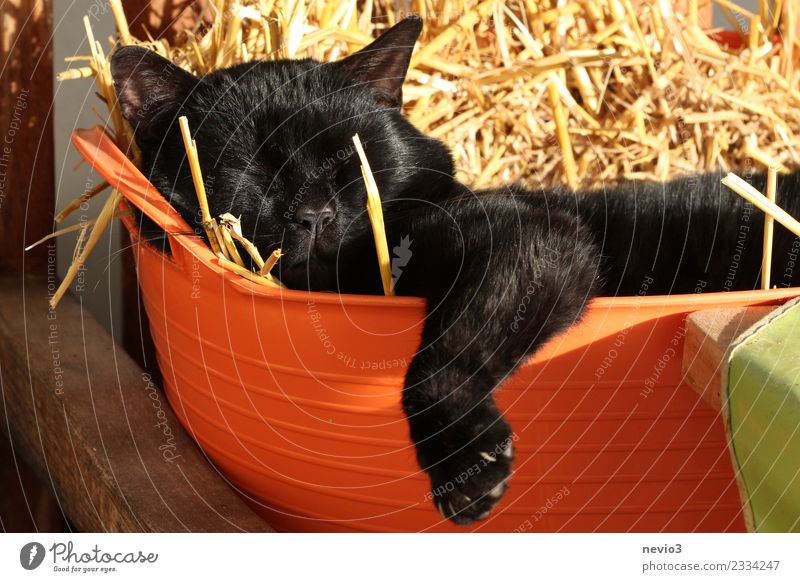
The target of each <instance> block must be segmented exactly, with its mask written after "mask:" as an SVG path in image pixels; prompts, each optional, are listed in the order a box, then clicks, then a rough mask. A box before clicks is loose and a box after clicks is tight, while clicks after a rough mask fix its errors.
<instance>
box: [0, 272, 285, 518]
mask: <svg viewBox="0 0 800 582" xmlns="http://www.w3.org/2000/svg"><path fill="white" fill-rule="evenodd" d="M20 283H22V284H20ZM23 287H24V290H23ZM51 292H52V290H51ZM47 297H48V285H47V282H46V281H45V280H42V279H33V278H26V279H22V280H20V278H15V279H13V280H9V279H0V387H1V388H2V397H3V398H2V400H3V410H2V419H0V423H3V425H5V426H2V429H3V433H4V434H7V435H9V437H10V440H11V443H12V445H13V447H14V450H15V451H16V453H17V454H18V455H19V456H20V457H21V458H24V459H25V460H26V461H27V462H28V463H29V464H30V465H31V466H32V467H33V469H34V470H35V471H36V472H37V474H38V475H39V477H40V478H42V479H43V480H44V481H45V482H46V483H48V484H49V485H50V486H51V487H52V490H53V491H54V492H55V494H56V497H57V498H58V500H59V502H60V504H61V507H62V508H63V509H64V511H65V513H66V514H67V516H68V517H69V519H70V520H71V521H72V522H73V523H74V524H75V525H76V526H77V527H78V528H79V529H80V530H82V531H270V528H269V527H268V526H267V524H265V523H264V522H263V521H262V520H261V519H260V518H259V517H257V516H256V515H255V514H254V513H253V512H252V511H251V510H250V509H249V508H248V507H247V506H246V505H245V504H244V502H242V501H241V500H240V498H239V497H238V496H236V495H235V493H234V491H233V490H232V489H231V488H230V486H229V485H228V484H227V483H226V482H225V480H224V479H223V478H222V477H221V476H220V475H219V474H218V473H217V471H216V470H215V468H214V467H213V466H212V465H210V464H209V463H208V462H207V460H206V459H205V457H204V456H203V454H202V452H201V451H200V450H199V449H198V448H197V447H196V446H195V444H194V443H193V442H192V441H191V439H190V438H189V437H188V435H187V434H186V433H185V432H184V430H183V429H182V428H181V426H180V424H179V423H178V420H177V418H176V417H175V415H174V414H173V413H172V411H171V409H170V408H169V405H168V403H167V401H166V398H165V397H164V394H163V393H162V392H161V390H160V388H158V387H157V386H155V385H153V384H152V382H151V381H150V379H149V377H148V376H147V375H146V374H145V373H144V372H143V371H142V370H141V368H139V366H138V365H136V364H135V362H134V361H133V360H132V359H131V358H130V357H129V356H128V355H126V354H125V353H124V351H122V350H121V349H120V348H119V346H117V345H115V344H114V342H113V340H112V339H111V338H110V336H109V335H108V333H107V332H106V331H105V330H104V329H103V328H102V327H101V326H100V325H99V324H98V323H97V322H96V321H94V320H93V319H92V318H91V316H90V315H88V314H87V313H85V312H84V311H83V310H82V309H81V307H80V305H79V304H78V303H77V301H75V300H73V299H72V298H71V297H66V298H65V299H64V301H62V303H61V304H60V305H59V307H58V309H57V311H55V312H50V311H48V308H47Z"/></svg>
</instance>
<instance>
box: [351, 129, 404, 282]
mask: <svg viewBox="0 0 800 582" xmlns="http://www.w3.org/2000/svg"><path fill="white" fill-rule="evenodd" d="M353 143H354V144H355V146H356V151H357V152H358V157H359V158H360V159H361V175H362V176H363V177H364V185H365V186H366V189H367V214H368V215H369V220H370V222H371V223H372V236H373V237H374V238H375V250H376V251H377V253H378V266H379V267H380V269H381V282H382V283H383V294H384V295H394V284H393V281H392V263H391V258H390V256H389V245H388V244H387V242H386V226H385V225H384V223H383V208H382V207H381V196H380V193H379V192H378V185H377V184H376V183H375V177H374V176H373V175H372V170H371V169H370V167H369V161H368V160H367V154H366V153H365V152H364V147H363V146H362V145H361V140H360V139H359V138H358V134H356V135H354V136H353Z"/></svg>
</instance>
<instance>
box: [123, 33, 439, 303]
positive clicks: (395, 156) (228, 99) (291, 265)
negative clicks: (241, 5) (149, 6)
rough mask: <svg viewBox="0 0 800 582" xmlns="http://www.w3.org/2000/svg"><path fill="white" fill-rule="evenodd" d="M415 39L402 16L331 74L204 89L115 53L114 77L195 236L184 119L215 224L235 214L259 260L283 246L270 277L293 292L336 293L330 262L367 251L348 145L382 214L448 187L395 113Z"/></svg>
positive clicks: (431, 149) (425, 146)
mask: <svg viewBox="0 0 800 582" xmlns="http://www.w3.org/2000/svg"><path fill="white" fill-rule="evenodd" d="M421 27H422V23H421V20H420V19H419V18H407V19H405V20H403V21H401V22H399V23H398V24H397V25H395V26H394V27H392V28H391V29H389V30H388V31H386V32H385V33H384V34H383V35H382V36H380V37H379V38H378V39H376V40H375V41H374V42H373V43H372V44H370V45H369V46H367V47H365V48H364V49H362V50H360V51H358V52H356V53H354V54H352V55H350V56H349V57H347V58H345V59H343V60H340V61H338V62H333V63H320V62H318V61H315V60H312V59H302V60H293V61H290V60H278V61H257V62H251V63H244V64H240V65H236V66H233V67H230V68H227V69H221V70H218V71H215V72H214V73H211V74H209V75H206V76H204V77H202V78H198V77H195V76H193V75H191V74H190V73H188V72H186V71H184V70H183V69H181V68H179V67H177V66H176V65H174V64H172V63H171V62H169V61H167V60H166V59H164V58H162V57H160V56H159V55H157V54H156V53H154V52H152V51H149V50H147V49H144V48H141V47H134V46H129V47H122V48H120V49H119V50H117V51H116V52H115V53H114V56H113V57H112V60H111V72H112V75H113V77H114V82H115V85H116V89H117V94H118V96H119V103H120V107H121V109H122V113H123V115H124V116H125V118H126V119H127V120H128V121H129V122H130V123H131V125H132V127H133V128H134V133H135V137H136V142H137V144H138V146H139V147H140V149H141V150H142V171H143V172H144V173H145V175H146V176H147V177H148V178H149V179H150V181H151V182H152V183H153V184H154V185H155V186H156V188H158V190H159V191H160V192H161V193H162V194H164V196H165V197H167V199H168V200H169V201H170V203H171V204H172V205H173V206H174V207H175V208H176V209H177V210H178V211H179V212H180V213H181V215H182V216H183V217H184V218H185V219H186V220H187V222H189V224H190V225H192V226H193V227H195V228H197V227H199V226H200V225H201V222H202V221H201V217H200V216H199V210H198V203H197V198H196V195H195V191H194V186H193V183H192V179H191V175H190V171H189V167H188V163H187V162H186V157H185V150H184V146H183V142H182V138H181V134H180V129H179V126H178V117H180V116H182V115H185V116H187V118H188V120H189V125H190V127H191V130H192V135H193V137H194V138H195V140H196V142H197V148H198V151H199V156H200V166H201V168H202V171H203V176H204V180H205V182H206V189H207V193H208V200H209V205H210V207H211V213H212V215H213V216H218V215H220V214H222V213H225V212H230V213H232V214H233V215H235V216H241V220H242V228H243V231H244V235H245V236H247V237H248V238H250V239H251V240H252V241H253V242H254V243H255V244H256V245H257V246H258V248H259V250H260V251H261V252H262V254H265V255H266V253H269V252H271V251H272V250H273V249H276V248H278V247H280V248H281V249H282V250H283V253H284V254H283V257H282V258H281V261H280V263H279V265H280V272H279V276H280V277H281V279H282V280H283V282H284V283H286V284H287V285H288V286H289V287H290V288H295V289H314V290H332V289H334V288H335V287H336V265H337V261H338V262H340V263H341V262H342V261H347V257H348V255H349V254H350V253H352V252H354V249H355V248H356V247H358V246H359V245H361V246H363V245H364V241H369V240H370V237H367V236H365V233H367V232H369V229H370V224H369V219H368V217H367V214H366V191H365V188H364V184H363V180H362V175H361V171H360V162H359V158H358V155H357V153H356V150H355V147H354V145H353V141H352V138H353V135H355V134H358V135H359V137H360V139H361V142H362V143H363V144H364V149H365V150H366V154H367V157H368V159H369V163H370V166H371V168H372V171H373V173H374V175H375V179H376V182H377V184H378V187H379V190H380V193H381V198H382V200H383V201H384V203H389V210H388V212H391V204H393V203H397V202H402V201H403V200H412V199H414V198H415V197H426V198H427V197H429V196H430V195H429V194H423V193H430V192H436V191H437V190H439V191H442V192H444V191H446V190H447V189H448V188H449V187H450V184H451V183H452V180H453V178H452V174H453V165H452V160H451V157H450V154H449V152H448V151H447V149H446V148H445V147H444V146H443V145H442V144H441V143H440V142H438V141H437V140H434V139H432V138H429V137H426V136H424V135H423V134H422V133H420V132H419V131H418V130H417V129H416V128H414V127H413V126H412V125H411V123H409V122H408V121H407V120H406V119H405V118H404V117H403V115H402V112H401V105H402V84H403V80H404V77H405V74H406V70H407V68H408V64H409V61H410V58H411V53H412V50H413V48H414V43H415V42H416V40H417V37H418V36H419V33H420V30H421ZM384 208H387V206H385V207H384Z"/></svg>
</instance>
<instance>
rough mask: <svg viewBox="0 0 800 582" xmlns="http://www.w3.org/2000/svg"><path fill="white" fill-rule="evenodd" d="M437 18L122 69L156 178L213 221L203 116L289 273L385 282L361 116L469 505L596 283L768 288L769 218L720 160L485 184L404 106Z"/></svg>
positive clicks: (255, 233)
mask: <svg viewBox="0 0 800 582" xmlns="http://www.w3.org/2000/svg"><path fill="white" fill-rule="evenodd" d="M420 27H421V22H420V20H419V19H417V18H409V19H406V20H404V21H402V22H400V23H399V24H397V25H396V26H395V27H394V28H392V29H390V30H389V31H388V32H387V33H385V34H384V35H383V36H381V37H380V38H379V39H378V40H377V41H375V43H373V44H372V45H370V46H369V47H367V48H365V49H364V50H362V51H360V52H358V53H356V54H355V55H352V56H350V57H348V58H347V59H345V60H343V61H340V62H338V63H328V64H322V63H319V62H315V61H313V60H310V59H304V60H298V61H272V62H254V63H248V64H242V65H238V66H235V67H231V68H228V69H224V70H220V71H217V72H215V73H213V74H210V75H208V76H206V77H203V78H202V79H197V78H195V77H193V76H191V75H189V74H188V73H185V72H183V71H180V70H178V69H177V68H176V67H174V66H173V65H170V64H169V63H167V61H165V60H164V59H162V58H160V57H158V56H157V55H155V54H154V53H152V52H149V51H146V50H145V49H142V48H137V47H124V48H121V49H120V50H118V51H117V52H116V53H115V54H114V56H113V59H112V72H113V75H114V79H115V82H116V86H117V91H118V94H119V97H120V103H121V106H122V109H123V112H124V114H125V116H126V118H127V119H128V120H129V121H130V122H131V123H132V124H133V126H134V127H135V130H136V140H137V143H138V145H139V146H140V148H141V149H142V153H143V164H142V165H143V170H144V172H145V173H146V175H147V176H148V177H149V178H150V180H151V181H152V182H153V184H154V185H155V186H156V187H157V188H158V189H159V190H160V191H161V192H162V193H163V194H164V196H166V197H167V199H168V200H170V202H171V203H172V204H173V205H174V206H175V207H176V208H177V209H178V210H179V211H180V213H181V214H182V215H183V217H184V218H185V219H186V220H187V221H188V222H189V223H190V224H191V225H193V226H194V227H196V228H197V230H198V232H201V229H200V228H199V227H200V217H199V215H198V206H197V202H196V198H195V194H194V187H193V185H192V180H191V177H190V173H189V169H188V165H187V164H186V160H185V153H184V148H183V143H182V141H181V136H180V132H179V129H178V126H177V121H176V120H177V117H178V116H180V115H187V116H188V118H189V123H190V126H191V127H192V130H193V133H194V135H195V136H196V138H197V142H198V144H200V145H199V153H200V162H201V166H202V169H203V173H204V175H205V179H206V181H207V189H208V193H209V202H210V205H211V210H212V214H213V215H215V216H217V215H219V214H222V213H224V212H232V213H233V214H235V215H241V216H242V223H243V228H244V234H245V235H246V236H247V237H248V238H250V239H251V240H253V241H254V242H255V243H256V244H257V245H258V247H259V249H260V250H261V252H262V254H266V253H269V252H271V251H272V250H273V249H275V248H277V247H280V248H282V249H283V252H284V256H283V258H282V259H281V261H280V262H279V273H278V275H279V277H280V279H281V280H282V281H283V282H284V283H286V284H287V285H288V286H289V287H291V288H295V289H313V290H331V291H339V292H360V293H380V292H381V286H380V277H379V274H378V269H377V260H376V257H375V250H374V245H373V242H372V233H371V230H370V225H369V220H368V218H367V216H366V212H365V205H366V195H365V191H364V187H363V183H362V178H361V174H360V170H359V162H358V158H357V156H356V155H355V151H354V148H353V146H352V141H351V138H352V136H353V134H356V133H358V134H359V136H360V137H361V140H362V142H363V143H364V145H365V149H366V151H367V154H368V157H369V159H370V163H371V165H372V169H373V172H374V174H375V178H376V180H377V182H378V186H379V189H380V192H381V195H382V199H383V204H384V213H385V217H386V223H387V235H388V238H389V247H390V248H394V247H398V248H404V249H405V251H407V252H406V256H405V259H404V261H403V263H404V264H401V266H400V267H398V269H397V271H396V273H395V276H396V277H397V275H399V277H397V287H396V288H397V292H398V293H399V294H405V295H417V296H422V297H424V298H426V299H427V305H428V309H427V311H428V314H427V319H426V322H425V326H424V331H423V334H422V343H421V345H420V349H419V352H418V353H417V355H416V356H415V357H414V359H413V361H412V363H411V365H410V367H409V369H408V372H407V376H406V382H405V388H404V392H403V406H404V409H405V411H406V414H407V416H408V421H409V427H410V432H411V437H412V439H413V441H414V443H415V444H416V446H417V453H418V458H419V462H420V465H421V466H422V467H423V468H424V469H425V470H426V471H427V472H428V474H429V475H430V478H431V489H432V492H433V497H434V500H435V502H436V505H437V507H438V508H439V510H440V511H441V512H442V514H443V515H444V516H445V517H447V518H449V519H452V520H453V521H454V522H456V523H462V524H466V523H471V522H472V521H474V520H476V519H481V518H483V517H484V516H486V515H487V514H488V513H489V511H490V510H491V508H492V506H493V505H494V504H495V503H496V502H497V501H498V500H499V499H500V497H501V496H502V494H503V492H504V491H505V488H506V482H507V480H508V478H509V476H510V474H511V466H512V461H513V457H514V450H513V446H512V441H513V439H512V432H511V429H510V427H509V425H508V423H507V422H506V421H505V420H504V419H503V417H502V416H501V415H500V414H499V412H498V411H497V409H496V407H495V405H494V402H493V399H492V391H493V390H494V388H495V387H497V385H498V384H499V383H501V382H502V381H503V379H505V378H506V377H508V375H509V374H510V373H511V372H512V371H513V370H514V369H515V367H516V366H518V365H519V364H520V363H521V362H522V361H524V360H525V358H527V357H528V356H530V355H531V354H532V353H534V352H535V351H536V350H538V349H539V348H540V347H541V346H542V345H543V344H544V343H545V342H547V341H548V340H549V339H550V338H552V337H553V336H554V335H556V334H558V333H560V332H562V331H563V330H565V329H567V328H568V327H569V326H570V325H572V324H574V323H575V322H576V321H578V320H579V319H580V317H581V315H582V313H583V311H584V308H585V306H586V304H587V302H588V301H589V300H590V299H591V298H592V297H593V296H595V295H596V294H598V293H601V294H608V295H615V294H620V295H626V294H630V295H634V294H637V293H638V294H641V286H642V282H643V280H644V279H645V278H648V277H652V279H653V282H652V284H651V285H650V286H649V289H648V292H649V293H651V294H652V293H689V292H693V291H696V290H698V285H699V287H700V289H699V290H706V291H709V290H723V289H727V290H732V289H749V288H754V287H755V286H756V285H758V282H759V268H760V251H761V234H760V233H761V229H762V223H763V219H762V217H761V216H760V215H759V214H758V212H757V211H756V210H754V209H753V208H752V206H750V205H749V204H745V203H744V202H742V201H741V200H740V199H739V197H738V196H736V195H735V194H733V193H731V192H729V191H728V190H727V189H725V188H723V187H721V185H720V184H719V178H720V176H718V175H704V176H695V177H692V178H686V179H682V180H678V181H675V182H670V183H668V184H659V183H649V182H638V183H631V184H626V185H621V186H615V187H613V188H610V189H606V190H599V191H594V192H571V191H567V190H559V189H549V190H543V191H537V192H531V191H527V190H525V189H523V188H521V187H517V186H512V187H505V188H497V189H490V190H481V191H477V192H472V191H470V190H469V189H468V188H467V187H466V186H464V185H462V184H459V183H457V182H456V181H455V179H454V177H453V163H452V160H451V157H450V154H449V152H448V150H447V149H446V147H445V146H444V145H443V144H442V143H440V142H439V141H437V140H435V139H432V138H430V137H427V136H425V135H423V134H421V133H420V132H419V131H418V130H416V129H415V128H414V127H413V126H412V125H411V124H410V123H409V122H408V121H406V119H405V118H404V117H403V116H402V113H401V110H400V108H399V105H400V103H401V96H402V94H401V87H402V81H403V77H404V75H405V72H406V67H407V66H408V62H409V58H410V55H411V51H412V49H413V46H414V43H415V41H416V38H417V36H418V34H419V31H420ZM753 179H754V181H755V182H756V187H758V188H762V186H763V184H762V182H763V178H762V177H760V176H755V177H753ZM798 180H800V178H798V175H797V174H794V175H792V176H790V177H787V178H783V179H782V180H780V185H781V196H780V199H779V202H780V203H781V204H782V205H783V206H784V207H785V208H787V209H788V210H789V211H790V212H792V213H794V214H797V213H798V210H800V200H799V199H798V196H797V195H796V192H797V186H798ZM776 234H777V238H776V247H775V253H774V257H775V264H774V266H773V273H774V275H773V277H774V281H775V283H776V284H778V285H784V286H788V285H797V284H798V283H799V282H800V267H798V268H794V266H793V265H794V263H792V261H796V260H797V254H798V251H800V239H795V238H793V237H791V236H789V235H788V234H787V233H786V232H785V231H783V229H781V228H780V227H777V229H776ZM740 235H742V236H740ZM403 240H405V241H411V242H410V246H409V244H408V243H407V242H406V243H403ZM404 245H405V246H404ZM405 261H407V263H406V262H405ZM476 464H477V465H478V466H481V467H483V469H482V470H481V471H479V472H477V473H476V474H474V475H472V476H470V477H469V478H467V479H458V480H456V478H457V477H458V476H460V475H462V474H463V473H464V472H465V471H469V470H470V468H471V467H473V466H475V465H476Z"/></svg>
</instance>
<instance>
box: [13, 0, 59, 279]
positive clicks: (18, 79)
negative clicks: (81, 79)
mask: <svg viewBox="0 0 800 582" xmlns="http://www.w3.org/2000/svg"><path fill="white" fill-rule="evenodd" d="M52 19H53V15H52V0H5V2H1V3H0V70H2V74H0V232H2V233H3V239H2V244H1V245H0V274H8V273H20V272H23V271H24V272H25V273H34V272H37V273H42V274H43V272H44V269H45V265H46V261H47V252H46V249H45V247H40V248H38V249H35V250H34V251H32V252H29V253H25V252H24V248H25V246H26V244H27V243H31V242H34V241H36V240H39V239H40V238H41V237H43V236H44V235H46V234H47V233H48V232H52V230H53V210H54V204H55V194H54V192H55V176H54V172H53V168H54V162H53V159H54V158H53V156H54V153H53V119H52V115H51V111H52V109H51V105H52V102H53V46H52V34H51V33H52Z"/></svg>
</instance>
